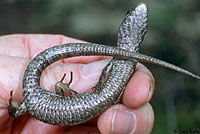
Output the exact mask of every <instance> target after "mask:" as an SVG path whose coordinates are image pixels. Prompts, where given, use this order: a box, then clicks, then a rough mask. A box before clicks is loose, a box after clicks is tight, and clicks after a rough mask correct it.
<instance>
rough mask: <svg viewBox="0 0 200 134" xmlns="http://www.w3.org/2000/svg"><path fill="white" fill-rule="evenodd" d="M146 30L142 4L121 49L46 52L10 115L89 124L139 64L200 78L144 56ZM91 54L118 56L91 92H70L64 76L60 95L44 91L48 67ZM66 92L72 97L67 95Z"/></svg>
mask: <svg viewBox="0 0 200 134" xmlns="http://www.w3.org/2000/svg"><path fill="white" fill-rule="evenodd" d="M146 27H147V8H146V5H145V4H141V5H139V6H137V7H136V9H135V10H133V11H129V12H128V13H127V16H126V18H125V20H124V21H123V22H122V24H121V26H120V29H119V33H118V43H117V45H118V47H111V46H106V45H101V44H89V43H70V44H64V45H59V46H54V47H52V48H48V49H46V50H44V51H43V52H41V53H40V54H38V55H37V56H36V57H35V58H34V59H33V60H32V61H31V62H30V63H29V65H28V67H27V68H26V71H25V74H24V79H23V96H24V100H23V102H22V103H21V104H20V105H18V104H17V103H16V102H15V101H13V100H12V93H13V92H12V91H11V92H10V99H9V107H8V113H9V116H10V117H11V118H17V117H18V116H20V115H22V114H24V113H25V112H28V113H29V114H31V115H32V116H34V117H35V118H37V119H38V120H40V121H43V122H46V123H49V124H54V125H66V126H71V125H76V124H80V123H83V122H85V121H88V120H90V119H92V118H94V117H96V116H97V115H99V114H100V113H101V112H103V111H104V110H105V109H107V108H108V107H110V106H111V105H113V104H115V103H118V102H119V100H120V98H121V96H122V94H123V92H124V90H125V87H126V85H127V83H128V81H129V79H130V77H131V75H132V73H133V72H134V68H135V65H136V63H137V61H143V62H149V63H153V64H157V65H160V66H164V67H167V68H169V69H173V70H175V71H178V72H181V73H184V74H186V75H190V76H192V77H195V78H197V79H200V77H199V76H197V75H195V74H193V73H190V72H189V71H187V70H184V69H182V68H180V67H177V66H175V65H172V64H170V63H167V62H165V61H162V60H159V59H156V58H153V57H150V56H146V55H143V54H140V53H139V52H138V46H139V45H140V43H141V42H142V40H143V37H144V35H145V33H146ZM91 55H96V56H100V55H102V56H113V57H114V58H113V59H112V60H111V61H110V63H109V64H108V65H107V66H106V67H105V68H104V69H103V71H102V75H101V76H100V79H99V82H98V83H97V85H96V86H95V87H94V88H93V90H92V91H91V92H88V93H76V92H75V91H73V90H71V89H69V84H70V83H68V84H65V83H62V80H63V79H64V77H63V78H62V79H61V81H59V82H58V83H57V84H56V94H54V93H51V92H49V91H46V90H42V89H41V87H40V76H41V74H42V72H43V70H44V69H45V68H46V67H47V66H49V65H50V64H52V63H53V62H55V61H58V60H60V59H63V58H68V57H74V56H91ZM64 76H65V75H64ZM63 87H66V88H65V89H63ZM62 89H63V90H65V91H67V92H69V93H70V95H68V96H64V95H63V91H62Z"/></svg>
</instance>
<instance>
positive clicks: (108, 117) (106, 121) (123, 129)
mask: <svg viewBox="0 0 200 134" xmlns="http://www.w3.org/2000/svg"><path fill="white" fill-rule="evenodd" d="M153 123H154V113H153V109H152V107H151V105H150V104H145V105H144V106H142V107H140V108H138V109H133V108H128V107H126V106H124V105H122V104H117V105H115V106H112V107H110V108H109V109H107V110H106V111H105V112H104V113H103V114H101V115H100V117H99V120H98V122H97V124H98V127H99V130H100V132H101V133H102V134H111V133H112V134H132V133H134V134H148V133H151V131H152V127H153Z"/></svg>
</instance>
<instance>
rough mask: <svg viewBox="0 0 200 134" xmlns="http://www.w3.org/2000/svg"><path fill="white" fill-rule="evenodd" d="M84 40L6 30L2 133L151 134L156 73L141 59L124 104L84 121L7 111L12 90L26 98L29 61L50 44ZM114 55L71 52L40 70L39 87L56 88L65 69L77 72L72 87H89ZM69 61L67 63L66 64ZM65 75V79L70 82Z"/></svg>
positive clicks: (0, 67)
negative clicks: (59, 121) (58, 121)
mask: <svg viewBox="0 0 200 134" xmlns="http://www.w3.org/2000/svg"><path fill="white" fill-rule="evenodd" d="M78 42H82V41H79V40H75V39H72V38H68V37H64V36H61V35H8V36H2V37H0V72H1V75H0V91H1V93H0V133H66V132H67V133H70V134H79V133H82V134H84V133H85V134H86V133H87V134H88V133H92V134H93V133H99V132H101V133H103V134H108V133H115V134H118V133H119V134H127V133H131V132H134V133H136V134H141V133H144V134H146V133H151V130H152V127H153V122H154V114H153V110H152V107H151V106H150V104H149V103H148V102H149V101H150V99H151V97H152V94H153V91H154V85H155V84H154V79H153V76H152V74H151V73H150V72H149V70H148V69H147V68H145V67H144V66H143V65H142V64H137V66H136V70H135V73H134V75H133V76H132V78H131V80H130V81H129V84H128V85H127V87H126V90H125V92H124V95H123V97H122V99H121V102H120V104H116V105H113V106H111V107H110V108H108V109H107V110H106V111H104V112H103V113H102V114H101V115H100V116H98V117H97V118H95V119H92V120H91V121H88V122H86V123H84V124H80V125H76V126H72V127H66V126H55V125H50V124H47V123H43V122H41V121H38V120H36V119H35V118H33V117H32V116H31V115H30V114H25V115H23V116H21V117H19V118H16V119H14V120H13V119H10V118H9V116H8V112H7V109H8V99H9V97H10V91H11V90H13V100H14V101H17V102H18V103H20V102H22V100H23V96H22V79H23V73H24V71H25V69H26V66H27V65H28V63H29V62H30V60H31V59H32V58H33V57H34V56H36V55H37V54H38V53H40V52H41V51H43V50H44V49H46V48H49V47H52V46H54V45H59V44H65V43H78ZM109 58H110V57H103V56H90V57H85V56H82V57H73V58H69V59H64V60H60V62H56V63H55V64H53V65H51V66H50V67H48V68H47V69H45V71H44V72H43V74H42V77H41V87H42V88H43V89H45V90H49V91H51V92H54V93H55V89H54V86H55V83H56V82H57V81H59V80H60V79H61V78H62V76H63V74H64V73H66V74H70V71H72V72H73V81H72V84H71V85H70V87H71V88H72V89H74V90H76V91H78V92H79V93H80V92H85V91H89V89H91V88H92V87H94V86H95V85H96V83H97V82H98V78H99V76H100V74H101V71H102V69H103V68H104V67H105V65H106V64H107V63H108V62H109ZM66 63H67V64H66ZM69 79H70V75H67V76H66V78H65V82H67V81H69Z"/></svg>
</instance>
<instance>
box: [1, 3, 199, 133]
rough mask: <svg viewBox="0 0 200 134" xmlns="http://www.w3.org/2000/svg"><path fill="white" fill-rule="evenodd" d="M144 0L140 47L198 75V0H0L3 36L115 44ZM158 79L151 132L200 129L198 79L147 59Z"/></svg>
mask: <svg viewBox="0 0 200 134" xmlns="http://www.w3.org/2000/svg"><path fill="white" fill-rule="evenodd" d="M141 2H144V3H146V4H147V6H148V10H149V14H148V16H149V19H148V22H149V25H148V31H147V35H146V37H145V39H144V41H143V43H142V45H141V47H140V52H142V53H144V54H147V55H151V56H154V57H158V58H160V59H162V60H165V61H167V62H170V63H173V64H176V65H178V66H181V67H183V68H187V69H188V70H191V71H192V72H195V73H197V74H200V43H199V42H200V1H199V0H192V1H189V0H167V1H160V0H151V1H150V0H144V1H140V0H135V1H131V0H98V1H94V0H65V1H64V0H1V1H0V20H1V21H0V35H6V34H15V33H48V34H63V35H66V36H69V37H74V38H77V39H81V40H85V41H89V42H95V43H101V44H109V45H116V40H117V31H118V27H119V25H120V24H121V22H122V20H123V19H124V17H125V14H126V12H127V10H128V9H131V8H135V7H136V6H137V5H138V4H139V3H141ZM145 65H146V66H147V67H148V68H149V69H150V70H151V71H152V73H153V75H154V77H155V80H156V89H155V94H154V96H153V98H152V100H151V104H152V106H153V108H154V112H155V126H154V128H153V132H152V133H153V134H159V133H162V134H168V133H169V134H171V133H173V131H174V130H179V129H180V130H189V129H191V130H195V129H198V130H199V131H200V81H199V80H196V79H194V78H191V77H188V76H185V75H183V74H180V73H177V72H174V71H171V70H168V69H164V68H162V67H158V66H155V65H150V64H145Z"/></svg>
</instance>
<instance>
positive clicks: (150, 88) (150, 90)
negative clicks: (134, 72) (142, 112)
mask: <svg viewBox="0 0 200 134" xmlns="http://www.w3.org/2000/svg"><path fill="white" fill-rule="evenodd" d="M152 93H153V91H152V84H151V83H150V84H149V94H148V98H147V101H148V102H149V101H150V99H151V97H152Z"/></svg>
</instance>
